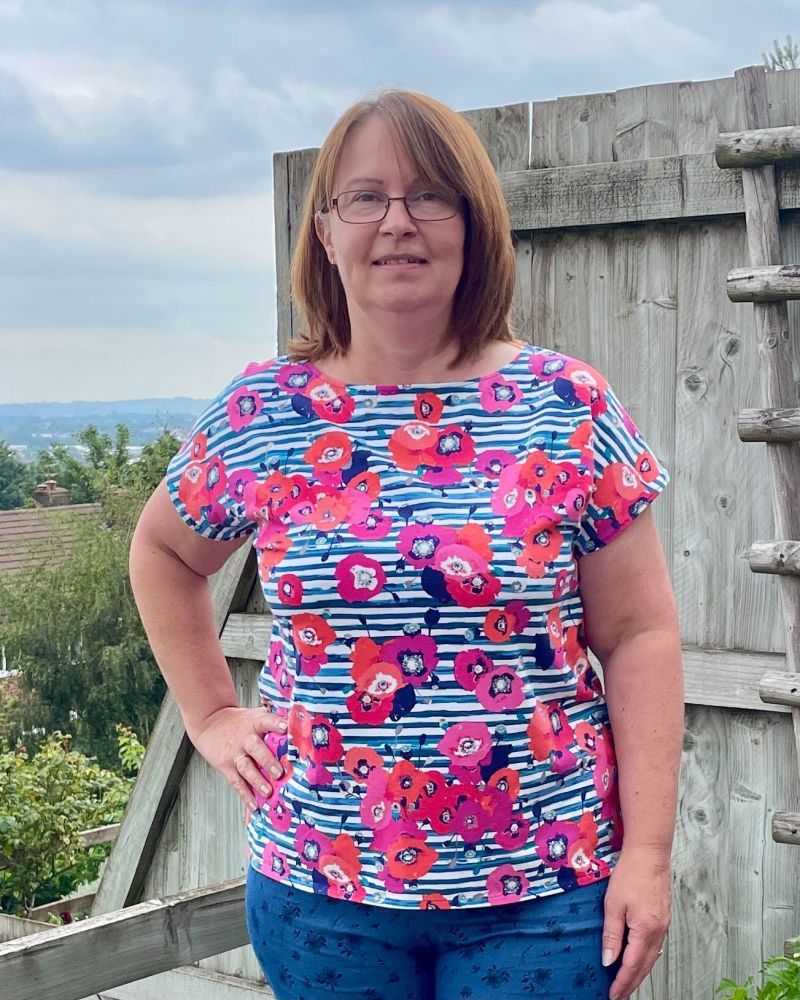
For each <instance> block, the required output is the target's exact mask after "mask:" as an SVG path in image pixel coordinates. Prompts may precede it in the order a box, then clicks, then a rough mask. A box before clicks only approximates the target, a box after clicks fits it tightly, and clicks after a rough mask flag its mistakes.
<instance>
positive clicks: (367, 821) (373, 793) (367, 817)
mask: <svg viewBox="0 0 800 1000" xmlns="http://www.w3.org/2000/svg"><path fill="white" fill-rule="evenodd" d="M388 779H389V776H388V774H387V773H386V771H385V770H384V769H383V768H377V767H376V768H373V769H372V770H371V771H370V773H369V777H368V778H367V790H366V792H365V794H364V795H363V796H362V798H361V807H360V814H361V822H362V823H363V824H364V826H365V827H367V829H369V830H374V831H376V832H377V831H378V830H383V829H384V828H385V827H387V826H390V825H391V823H392V797H391V795H389V791H388V789H387V783H388Z"/></svg>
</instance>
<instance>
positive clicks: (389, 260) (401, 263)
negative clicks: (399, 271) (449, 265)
mask: <svg viewBox="0 0 800 1000" xmlns="http://www.w3.org/2000/svg"><path fill="white" fill-rule="evenodd" d="M427 263H428V262H427V260H425V258H424V257H400V256H397V257H380V258H378V260H373V262H372V266H373V267H397V268H409V267H421V266H423V265H425V264H427Z"/></svg>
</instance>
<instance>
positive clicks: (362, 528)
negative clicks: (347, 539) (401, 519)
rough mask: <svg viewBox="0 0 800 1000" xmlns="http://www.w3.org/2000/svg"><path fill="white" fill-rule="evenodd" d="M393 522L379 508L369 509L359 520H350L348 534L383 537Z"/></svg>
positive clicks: (358, 536) (356, 536)
mask: <svg viewBox="0 0 800 1000" xmlns="http://www.w3.org/2000/svg"><path fill="white" fill-rule="evenodd" d="M393 523H394V521H393V519H392V518H391V517H387V516H386V515H385V514H384V513H383V512H382V511H380V510H371V511H369V512H368V513H367V514H366V515H365V517H364V518H363V519H362V520H361V521H355V522H354V521H351V522H350V534H351V535H352V536H353V537H354V538H361V539H364V538H385V537H386V536H387V535H388V534H389V532H390V531H391V529H392V524H393Z"/></svg>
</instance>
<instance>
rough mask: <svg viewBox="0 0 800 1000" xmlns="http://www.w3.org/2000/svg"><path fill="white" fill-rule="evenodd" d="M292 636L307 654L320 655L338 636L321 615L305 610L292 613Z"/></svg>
mask: <svg viewBox="0 0 800 1000" xmlns="http://www.w3.org/2000/svg"><path fill="white" fill-rule="evenodd" d="M292 636H293V637H294V642H295V645H296V646H297V648H298V649H299V650H300V652H301V653H303V654H304V655H305V656H319V655H320V654H321V653H324V652H325V648H326V647H327V646H329V645H330V644H331V643H332V642H333V640H334V639H335V638H336V633H335V632H334V631H333V629H332V628H331V627H330V625H328V623H327V622H326V621H325V619H324V618H323V617H321V615H315V614H312V613H311V612H308V611H304V612H301V613H300V614H299V615H292Z"/></svg>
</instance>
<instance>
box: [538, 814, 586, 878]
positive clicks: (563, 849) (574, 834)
mask: <svg viewBox="0 0 800 1000" xmlns="http://www.w3.org/2000/svg"><path fill="white" fill-rule="evenodd" d="M580 833H581V831H580V829H579V828H578V824H577V823H568V822H565V821H564V820H553V821H551V822H547V823H542V824H541V826H539V827H538V829H537V830H536V833H535V834H534V843H535V844H536V853H537V854H538V855H539V857H540V858H541V860H542V861H544V862H545V863H546V864H548V865H549V866H550V867H551V868H554V869H556V870H557V869H559V868H564V867H569V857H570V854H571V852H572V846H573V844H575V842H576V841H577V840H578V839H579V837H580Z"/></svg>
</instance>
